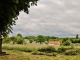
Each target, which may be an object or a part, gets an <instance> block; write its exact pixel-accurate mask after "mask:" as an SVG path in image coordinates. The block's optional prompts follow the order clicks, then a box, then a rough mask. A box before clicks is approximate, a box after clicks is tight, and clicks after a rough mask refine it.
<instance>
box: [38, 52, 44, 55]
mask: <svg viewBox="0 0 80 60" xmlns="http://www.w3.org/2000/svg"><path fill="white" fill-rule="evenodd" d="M44 54H45V53H44V52H37V55H44Z"/></svg>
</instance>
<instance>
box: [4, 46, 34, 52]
mask: <svg viewBox="0 0 80 60" xmlns="http://www.w3.org/2000/svg"><path fill="white" fill-rule="evenodd" d="M3 49H4V50H17V51H22V52H32V51H33V49H30V48H19V47H8V46H4V47H3Z"/></svg>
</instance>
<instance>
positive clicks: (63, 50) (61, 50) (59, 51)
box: [57, 47, 67, 53]
mask: <svg viewBox="0 0 80 60" xmlns="http://www.w3.org/2000/svg"><path fill="white" fill-rule="evenodd" d="M66 50H67V48H64V47H61V48H58V50H57V52H58V53H62V52H65V51H66Z"/></svg>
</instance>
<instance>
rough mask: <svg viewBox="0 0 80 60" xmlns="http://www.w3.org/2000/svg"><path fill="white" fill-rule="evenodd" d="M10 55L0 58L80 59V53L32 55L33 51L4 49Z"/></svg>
mask: <svg viewBox="0 0 80 60" xmlns="http://www.w3.org/2000/svg"><path fill="white" fill-rule="evenodd" d="M4 51H6V52H7V53H8V54H10V55H3V56H0V60H80V55H76V56H66V55H57V56H56V57H55V56H47V55H32V54H31V53H26V52H20V51H16V50H4Z"/></svg>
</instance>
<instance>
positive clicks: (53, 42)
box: [49, 41, 60, 46]
mask: <svg viewBox="0 0 80 60" xmlns="http://www.w3.org/2000/svg"><path fill="white" fill-rule="evenodd" d="M49 45H53V46H60V42H59V41H49Z"/></svg>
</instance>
